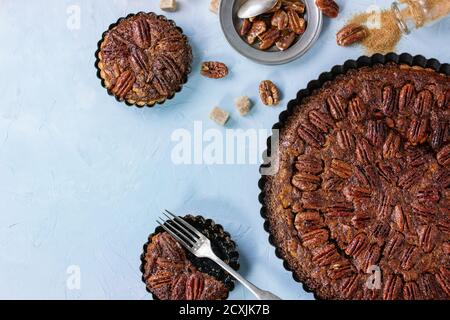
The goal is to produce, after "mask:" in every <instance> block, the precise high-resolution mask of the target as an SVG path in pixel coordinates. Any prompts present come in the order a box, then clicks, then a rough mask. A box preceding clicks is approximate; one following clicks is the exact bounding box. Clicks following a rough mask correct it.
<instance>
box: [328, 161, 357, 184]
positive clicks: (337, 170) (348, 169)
mask: <svg viewBox="0 0 450 320" xmlns="http://www.w3.org/2000/svg"><path fill="white" fill-rule="evenodd" d="M330 171H331V172H333V173H334V174H335V175H337V176H339V177H341V178H343V179H347V178H350V177H351V176H352V174H353V166H352V165H351V164H349V163H347V162H345V161H342V160H338V159H333V160H331V166H330Z"/></svg>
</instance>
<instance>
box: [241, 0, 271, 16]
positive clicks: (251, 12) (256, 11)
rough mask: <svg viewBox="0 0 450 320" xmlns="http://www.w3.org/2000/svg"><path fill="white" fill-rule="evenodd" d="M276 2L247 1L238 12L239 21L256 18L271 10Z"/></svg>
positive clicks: (264, 0) (266, 0)
mask: <svg viewBox="0 0 450 320" xmlns="http://www.w3.org/2000/svg"><path fill="white" fill-rule="evenodd" d="M277 2H278V0H247V1H246V2H244V4H243V5H241V7H240V8H239V10H238V13H237V16H238V17H239V18H241V19H246V18H252V17H256V16H258V15H260V14H263V13H266V12H267V11H269V10H271V9H273V8H274V7H275V6H276V4H277Z"/></svg>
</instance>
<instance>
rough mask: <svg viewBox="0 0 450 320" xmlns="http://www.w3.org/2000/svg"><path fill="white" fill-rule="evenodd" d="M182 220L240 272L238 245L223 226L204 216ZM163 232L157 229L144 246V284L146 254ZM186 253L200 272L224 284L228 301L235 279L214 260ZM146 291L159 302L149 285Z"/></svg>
mask: <svg viewBox="0 0 450 320" xmlns="http://www.w3.org/2000/svg"><path fill="white" fill-rule="evenodd" d="M181 218H183V219H184V220H186V222H188V223H190V224H191V225H192V226H193V227H194V228H196V229H197V230H198V231H200V232H201V233H203V235H204V236H205V237H207V238H208V239H209V240H210V241H211V247H212V249H213V251H214V253H215V254H216V255H217V256H218V257H219V258H221V259H222V260H223V261H224V262H225V263H226V264H228V265H229V266H230V267H232V268H233V269H234V270H236V271H237V270H239V267H240V265H239V252H238V250H237V245H236V243H235V242H234V241H233V240H232V239H231V235H230V234H229V233H228V232H226V231H225V230H224V228H223V226H222V225H220V224H216V223H215V222H214V221H213V220H212V219H206V218H204V217H203V216H199V215H197V216H193V215H186V216H184V217H181ZM161 232H165V231H164V229H163V228H162V227H161V226H158V227H156V229H155V231H154V232H153V233H152V234H150V235H149V236H148V241H147V242H146V243H145V244H144V246H143V253H142V254H141V257H140V260H141V265H140V268H139V269H140V271H141V273H142V278H141V279H142V282H144V284H145V285H146V281H145V278H144V273H145V265H146V260H145V254H146V252H147V247H148V246H149V245H150V243H151V242H152V238H153V237H154V236H155V235H157V234H159V233H161ZM185 253H186V257H187V259H188V260H189V261H190V262H191V263H192V264H193V265H194V266H195V267H196V268H197V269H198V271H200V272H203V273H206V274H208V275H210V276H212V277H214V278H216V279H217V280H219V281H221V282H223V283H224V285H225V287H226V288H227V289H228V293H227V296H226V297H225V299H228V294H229V293H230V292H231V291H233V289H234V278H233V277H231V276H230V275H229V274H228V273H227V272H225V271H224V270H223V269H222V268H221V267H219V266H218V265H217V264H216V263H215V262H213V261H212V260H210V259H208V258H197V257H196V256H194V255H193V254H192V253H190V252H189V251H187V250H185ZM146 290H147V292H149V293H151V294H152V297H153V299H154V300H158V298H157V297H156V296H155V295H154V294H153V293H152V292H151V291H150V290H148V288H147V285H146Z"/></svg>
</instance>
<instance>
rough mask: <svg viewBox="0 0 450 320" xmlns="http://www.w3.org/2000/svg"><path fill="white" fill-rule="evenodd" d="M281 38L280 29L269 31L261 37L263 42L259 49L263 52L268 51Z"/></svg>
mask: <svg viewBox="0 0 450 320" xmlns="http://www.w3.org/2000/svg"><path fill="white" fill-rule="evenodd" d="M279 37H280V31H279V30H278V29H269V30H267V31H266V32H264V33H263V34H261V35H260V36H259V39H260V40H261V42H260V44H259V49H261V50H267V49H269V48H270V47H272V46H273V45H274V43H275V41H277V40H278V38H279Z"/></svg>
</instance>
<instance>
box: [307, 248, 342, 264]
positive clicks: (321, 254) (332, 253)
mask: <svg viewBox="0 0 450 320" xmlns="http://www.w3.org/2000/svg"><path fill="white" fill-rule="evenodd" d="M339 257H340V256H339V253H338V252H337V250H336V247H335V246H334V244H327V245H325V246H323V247H319V248H318V249H316V250H314V252H313V257H312V261H313V262H314V263H316V264H317V265H318V266H320V267H324V266H327V265H330V264H331V263H333V262H334V261H337V260H338V259H339Z"/></svg>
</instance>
